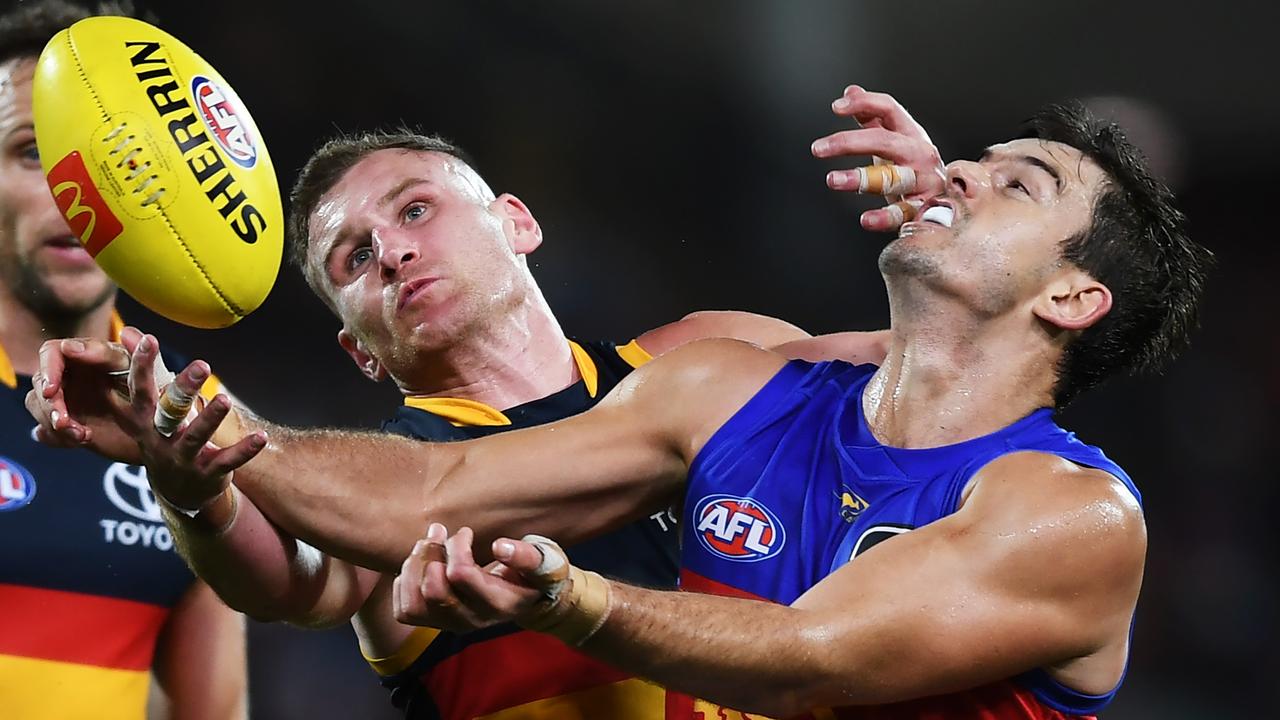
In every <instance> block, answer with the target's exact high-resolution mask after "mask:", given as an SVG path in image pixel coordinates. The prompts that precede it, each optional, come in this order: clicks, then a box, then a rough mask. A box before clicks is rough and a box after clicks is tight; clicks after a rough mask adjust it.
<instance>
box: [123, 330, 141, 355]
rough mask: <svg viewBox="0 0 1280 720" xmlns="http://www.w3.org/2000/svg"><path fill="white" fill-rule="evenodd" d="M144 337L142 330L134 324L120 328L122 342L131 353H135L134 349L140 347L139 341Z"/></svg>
mask: <svg viewBox="0 0 1280 720" xmlns="http://www.w3.org/2000/svg"><path fill="white" fill-rule="evenodd" d="M142 337H143V335H142V331H141V330H139V329H138V328H136V327H133V326H132V325H126V326H125V327H124V328H123V329H121V330H120V344H121V345H123V346H124V349H125V351H126V352H128V353H130V354H133V351H134V349H135V348H137V347H138V341H139V340H141V339H142Z"/></svg>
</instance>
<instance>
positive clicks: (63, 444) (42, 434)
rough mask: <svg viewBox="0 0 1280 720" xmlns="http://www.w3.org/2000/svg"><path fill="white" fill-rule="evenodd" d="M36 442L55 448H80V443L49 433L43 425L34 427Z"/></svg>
mask: <svg viewBox="0 0 1280 720" xmlns="http://www.w3.org/2000/svg"><path fill="white" fill-rule="evenodd" d="M36 441H37V442H40V443H43V444H45V445H48V446H50V447H56V448H74V447H80V443H79V442H77V441H75V440H72V439H70V438H67V437H65V436H63V435H60V434H58V433H54V432H50V431H49V429H48V428H46V427H45V426H43V425H38V426H36Z"/></svg>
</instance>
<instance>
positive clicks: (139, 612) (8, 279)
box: [0, 0, 246, 720]
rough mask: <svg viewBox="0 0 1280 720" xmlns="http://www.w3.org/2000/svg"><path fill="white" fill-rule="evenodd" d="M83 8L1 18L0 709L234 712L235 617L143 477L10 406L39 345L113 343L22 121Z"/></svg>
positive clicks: (111, 317) (237, 710)
mask: <svg viewBox="0 0 1280 720" xmlns="http://www.w3.org/2000/svg"><path fill="white" fill-rule="evenodd" d="M97 12H99V13H103V14H121V13H122V12H123V10H122V8H120V7H119V6H116V5H105V4H104V5H102V6H99V7H98V8H97ZM88 15H89V12H88V11H86V10H83V9H80V8H77V7H75V6H73V5H70V4H68V3H65V2H61V1H59V0H43V1H40V2H29V3H25V4H23V5H20V6H19V7H17V8H16V9H13V10H11V11H9V12H7V13H5V14H4V15H0V394H2V395H3V398H4V407H3V413H4V414H3V425H0V543H3V545H4V546H5V547H6V548H8V551H7V553H6V559H5V561H4V562H2V563H0V716H3V717H4V718H6V720H10V719H13V720H17V719H19V718H39V719H41V720H48V719H49V718H94V719H95V720H97V719H102V718H131V719H138V718H142V717H144V714H145V712H146V708H147V702H148V692H149V688H150V689H151V691H152V701H153V707H156V708H163V707H167V708H168V711H169V715H168V716H169V717H172V718H210V719H219V720H220V719H224V718H238V717H244V716H245V698H246V678H245V646H244V627H243V619H242V618H241V616H240V615H239V614H238V613H235V612H233V611H232V610H230V609H228V608H227V607H226V606H225V605H223V604H222V603H221V602H219V600H218V599H217V597H216V596H215V595H214V593H213V592H212V591H211V590H210V589H209V586H208V585H206V584H205V583H203V582H201V581H199V580H197V579H195V578H194V577H193V576H192V575H191V571H190V570H188V569H187V567H186V566H184V564H183V562H182V559H181V558H179V557H178V555H177V554H176V553H174V552H173V538H172V537H171V535H170V532H169V530H168V529H167V528H166V527H165V525H164V523H163V519H162V518H161V515H160V510H159V508H158V507H157V505H156V501H155V499H154V498H153V497H152V493H151V491H150V489H149V488H148V487H147V482H146V477H145V474H144V471H143V470H142V469H141V468H138V467H133V466H128V465H124V464H122V463H112V462H110V461H108V460H104V459H103V458H101V457H99V456H97V455H95V454H93V453H89V452H85V451H82V450H76V451H73V452H69V453H68V452H57V451H52V450H51V449H50V448H48V447H45V446H43V445H41V444H39V443H37V442H36V441H35V438H34V437H33V436H32V428H31V423H30V416H29V415H28V414H27V412H26V411H25V410H24V409H23V407H22V402H23V401H22V399H23V397H24V396H25V395H26V394H27V391H28V390H30V389H31V387H32V377H31V376H32V375H33V373H34V372H35V371H36V369H37V368H38V366H39V359H38V357H37V352H38V350H39V348H40V345H41V343H42V342H44V341H45V340H48V339H50V338H56V337H75V336H85V337H90V338H100V339H104V340H105V339H116V338H117V337H118V335H119V332H120V328H121V325H122V324H121V322H120V319H119V317H118V316H117V315H116V313H115V292H116V289H115V286H114V285H113V284H112V283H111V281H110V280H109V279H108V278H107V276H106V275H104V274H103V272H102V271H101V270H100V269H99V268H98V266H97V265H96V264H95V263H94V261H93V260H92V259H91V258H90V257H89V254H88V253H86V252H85V251H84V250H83V249H82V248H81V246H80V243H79V241H78V240H77V239H76V238H75V237H74V236H73V235H72V233H71V230H70V229H69V228H68V226H67V222H66V220H65V219H64V218H63V216H62V213H61V212H60V211H59V210H58V208H57V207H56V206H55V204H54V200H53V198H52V196H51V194H50V192H49V187H48V186H47V185H46V184H45V179H44V173H43V171H42V170H41V168H40V159H39V156H38V155H37V153H36V143H35V133H34V128H33V126H32V115H31V84H32V75H33V71H34V68H35V63H36V58H37V57H38V55H39V53H40V51H41V50H42V49H43V48H44V45H45V43H46V42H47V41H48V40H49V39H50V38H51V37H53V35H54V34H56V33H57V32H58V31H60V30H62V29H63V28H66V27H68V26H69V25H71V24H72V23H74V22H75V21H77V20H80V19H82V18H84V17H86V16H88ZM170 362H177V360H175V359H173V358H170ZM214 385H216V381H215V382H214ZM151 673H154V677H155V679H156V680H157V681H158V683H151V681H150V679H151Z"/></svg>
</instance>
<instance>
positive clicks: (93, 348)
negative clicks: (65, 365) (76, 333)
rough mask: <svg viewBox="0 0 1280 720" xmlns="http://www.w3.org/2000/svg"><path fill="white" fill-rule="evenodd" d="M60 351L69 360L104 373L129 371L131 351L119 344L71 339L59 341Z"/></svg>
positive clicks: (90, 339)
mask: <svg viewBox="0 0 1280 720" xmlns="http://www.w3.org/2000/svg"><path fill="white" fill-rule="evenodd" d="M58 349H59V351H60V353H61V354H62V355H64V356H65V357H66V358H67V359H69V360H73V361H75V362H76V363H79V364H81V365H85V366H89V367H92V368H94V369H95V370H99V371H102V372H116V371H120V370H127V369H129V355H130V352H129V350H127V349H125V347H124V346H123V345H121V344H119V343H113V342H107V341H106V340H96V339H92V338H69V339H66V340H60V341H58Z"/></svg>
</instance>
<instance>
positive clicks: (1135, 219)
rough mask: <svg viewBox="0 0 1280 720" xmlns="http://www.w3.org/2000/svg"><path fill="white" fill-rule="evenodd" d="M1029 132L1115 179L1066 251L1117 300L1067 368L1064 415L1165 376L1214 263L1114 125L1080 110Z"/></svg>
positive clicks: (1045, 117) (1074, 349) (1039, 122)
mask: <svg viewBox="0 0 1280 720" xmlns="http://www.w3.org/2000/svg"><path fill="white" fill-rule="evenodd" d="M1026 130H1027V132H1026V133H1025V135H1024V137H1031V138H1039V139H1041V140H1048V141H1053V142H1058V143H1062V144H1064V145H1069V146H1070V147H1073V148H1075V149H1077V150H1079V151H1080V152H1081V153H1083V154H1084V155H1085V157H1088V158H1090V159H1092V160H1093V161H1094V162H1096V163H1097V164H1098V165H1099V167H1101V168H1102V170H1103V171H1104V172H1105V173H1106V175H1107V178H1106V180H1105V181H1104V182H1103V185H1102V187H1101V188H1100V189H1099V193H1098V197H1097V199H1096V200H1095V201H1094V205H1093V219H1092V222H1091V223H1090V224H1089V227H1088V228H1087V229H1085V230H1084V231H1083V232H1081V233H1080V234H1078V235H1076V236H1074V237H1071V238H1067V240H1066V241H1065V242H1064V243H1063V246H1062V256H1063V258H1064V259H1066V260H1068V261H1070V262H1071V263H1073V264H1075V265H1076V266H1077V267H1079V268H1080V269H1082V270H1084V271H1085V272H1087V273H1089V274H1090V275H1091V276H1092V277H1093V278H1094V279H1096V280H1098V281H1099V282H1101V283H1102V284H1104V285H1106V286H1107V287H1108V288H1109V289H1110V290H1111V295H1112V305H1111V311H1110V312H1108V313H1107V314H1106V316H1104V317H1103V318H1102V319H1101V320H1099V321H1098V322H1097V323H1095V324H1094V325H1092V326H1090V327H1089V328H1087V329H1085V330H1084V331H1083V332H1081V333H1080V336H1079V337H1077V338H1075V339H1074V340H1072V341H1071V343H1070V344H1069V345H1068V346H1067V348H1066V351H1065V352H1064V354H1063V356H1062V358H1061V360H1060V361H1059V365H1058V380H1057V385H1056V386H1055V387H1054V391H1053V394H1054V403H1055V404H1056V405H1057V406H1058V407H1063V406H1065V405H1067V404H1068V403H1070V402H1071V401H1072V400H1073V399H1075V397H1076V396H1077V395H1079V394H1080V393H1081V392H1083V391H1085V390H1088V389H1089V388H1091V387H1093V386H1095V385H1097V384H1098V383H1100V382H1102V381H1103V380H1105V379H1106V378H1108V377H1110V376H1111V375H1114V374H1116V373H1119V372H1125V373H1130V374H1132V373H1139V372H1145V371H1152V370H1158V369H1159V368H1160V367H1161V366H1162V365H1163V364H1164V363H1165V362H1167V361H1169V360H1171V359H1173V358H1174V357H1175V356H1176V355H1177V354H1178V353H1179V352H1180V351H1181V350H1182V349H1183V348H1185V347H1186V346H1187V343H1188V341H1189V338H1190V334H1191V332H1192V330H1194V329H1195V327H1196V325H1197V321H1198V315H1199V305H1200V295H1201V291H1202V290H1203V287H1204V283H1205V277H1206V275H1207V274H1208V271H1209V268H1210V267H1211V266H1212V264H1213V254H1212V253H1210V252H1209V251H1208V250H1206V249H1205V248H1204V247H1202V246H1200V245H1198V244H1196V243H1195V242H1193V241H1192V240H1191V238H1190V237H1188V235H1187V228H1186V217H1185V216H1184V215H1183V214H1182V213H1181V212H1180V211H1179V210H1178V209H1177V208H1176V207H1174V198H1173V192H1172V191H1170V190H1169V188H1168V187H1166V186H1165V185H1164V184H1163V183H1161V182H1160V181H1158V180H1156V179H1155V178H1154V177H1152V175H1151V172H1150V171H1149V170H1148V169H1147V164H1146V158H1144V157H1143V155H1142V153H1141V152H1139V151H1138V149H1137V148H1136V147H1134V146H1133V144H1132V143H1130V142H1129V140H1128V139H1127V138H1125V135H1124V132H1123V131H1122V130H1121V129H1120V128H1119V127H1118V126H1117V125H1115V124H1114V123H1110V122H1105V121H1103V120H1100V119H1099V118H1097V117H1095V116H1094V115H1093V114H1092V113H1090V112H1089V111H1088V110H1087V109H1086V108H1085V107H1084V105H1082V104H1080V103H1071V104H1065V105H1050V106H1049V107H1046V108H1044V109H1043V110H1041V111H1040V112H1039V113H1037V114H1036V115H1035V116H1034V117H1032V118H1031V119H1030V120H1028V121H1027V124H1026Z"/></svg>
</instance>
